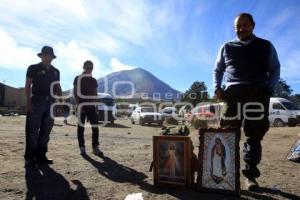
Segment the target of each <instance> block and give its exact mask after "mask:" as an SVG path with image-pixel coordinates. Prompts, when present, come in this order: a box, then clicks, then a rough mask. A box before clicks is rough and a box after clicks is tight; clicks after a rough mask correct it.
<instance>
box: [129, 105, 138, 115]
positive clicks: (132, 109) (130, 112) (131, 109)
mask: <svg viewBox="0 0 300 200" xmlns="http://www.w3.org/2000/svg"><path fill="white" fill-rule="evenodd" d="M138 106H139V104H137V103H136V104H129V106H128V111H127V113H128V117H130V116H131V114H132V112H133V111H134V110H135V108H136V107H138Z"/></svg>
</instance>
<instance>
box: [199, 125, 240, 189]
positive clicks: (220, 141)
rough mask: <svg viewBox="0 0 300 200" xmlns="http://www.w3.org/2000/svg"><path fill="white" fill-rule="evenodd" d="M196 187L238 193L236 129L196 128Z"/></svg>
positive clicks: (238, 136)
mask: <svg viewBox="0 0 300 200" xmlns="http://www.w3.org/2000/svg"><path fill="white" fill-rule="evenodd" d="M199 135H200V138H199V139H200V146H199V155H198V165H199V168H198V170H199V171H198V177H197V189H198V190H200V191H205V192H220V193H225V194H231V195H239V194H240V171H239V170H240V155H239V141H240V130H239V129H221V128H219V129H200V130H199Z"/></svg>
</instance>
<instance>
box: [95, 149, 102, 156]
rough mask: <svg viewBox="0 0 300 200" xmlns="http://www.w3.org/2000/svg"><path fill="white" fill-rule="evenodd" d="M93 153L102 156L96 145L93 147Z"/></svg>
mask: <svg viewBox="0 0 300 200" xmlns="http://www.w3.org/2000/svg"><path fill="white" fill-rule="evenodd" d="M93 153H94V154H95V155H97V156H103V153H102V151H100V149H99V148H98V147H94V148H93Z"/></svg>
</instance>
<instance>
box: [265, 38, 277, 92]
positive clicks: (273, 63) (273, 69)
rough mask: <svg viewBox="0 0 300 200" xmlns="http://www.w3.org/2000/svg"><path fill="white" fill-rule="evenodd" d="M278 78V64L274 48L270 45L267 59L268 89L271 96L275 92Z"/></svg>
mask: <svg viewBox="0 0 300 200" xmlns="http://www.w3.org/2000/svg"><path fill="white" fill-rule="evenodd" d="M279 78H280V62H279V60H278V56H277V52H276V50H275V47H274V46H273V45H272V44H271V43H270V57H269V83H268V89H269V90H270V92H271V94H273V93H274V91H275V86H276V84H277V82H278V81H279Z"/></svg>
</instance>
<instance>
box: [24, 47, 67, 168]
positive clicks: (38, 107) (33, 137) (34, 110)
mask: <svg viewBox="0 0 300 200" xmlns="http://www.w3.org/2000/svg"><path fill="white" fill-rule="evenodd" d="M37 55H38V56H39V57H40V58H41V62H40V63H38V64H34V65H30V66H29V67H28V69H27V73H26V84H25V96H26V104H27V119H26V128H25V129H26V130H25V132H26V149H25V155H24V158H25V166H30V165H32V164H34V163H43V164H52V163H53V161H52V160H51V159H48V158H47V157H46V152H47V150H48V142H49V139H50V138H49V135H50V132H51V130H52V127H53V124H54V119H53V118H52V117H51V115H50V113H51V111H50V107H51V104H52V103H53V102H54V100H55V98H54V95H58V96H61V94H62V92H61V87H60V84H59V80H60V76H59V70H58V69H56V68H55V67H54V66H52V65H51V62H52V60H53V59H54V58H56V56H55V55H54V52H53V48H52V47H49V46H44V47H43V48H42V50H41V52H40V53H38V54H37Z"/></svg>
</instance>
